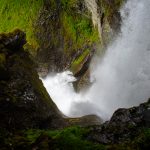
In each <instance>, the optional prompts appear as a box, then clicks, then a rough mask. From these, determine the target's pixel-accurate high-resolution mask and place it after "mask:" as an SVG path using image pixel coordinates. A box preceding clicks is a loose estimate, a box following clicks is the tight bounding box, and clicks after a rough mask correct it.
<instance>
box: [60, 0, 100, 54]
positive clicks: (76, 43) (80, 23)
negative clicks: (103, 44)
mask: <svg viewBox="0 0 150 150" xmlns="http://www.w3.org/2000/svg"><path fill="white" fill-rule="evenodd" d="M79 3H81V2H80V1H79V0H68V1H66V0H63V1H62V6H63V13H62V17H61V18H62V24H63V28H64V30H65V35H64V38H65V47H64V49H65V51H66V52H69V46H70V43H69V42H70V40H72V43H71V47H72V49H74V50H77V49H80V48H82V47H83V45H85V44H86V45H90V44H92V43H94V42H98V41H99V40H100V39H99V34H98V31H97V29H95V28H94V27H93V24H92V20H91V18H89V17H88V15H86V14H84V13H86V12H81V13H80V10H78V9H79V8H78V5H79Z"/></svg>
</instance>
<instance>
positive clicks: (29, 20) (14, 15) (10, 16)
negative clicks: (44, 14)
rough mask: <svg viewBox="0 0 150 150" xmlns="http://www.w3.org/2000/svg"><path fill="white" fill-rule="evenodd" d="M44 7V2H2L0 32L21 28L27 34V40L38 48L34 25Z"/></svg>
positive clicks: (14, 0) (0, 6)
mask: <svg viewBox="0 0 150 150" xmlns="http://www.w3.org/2000/svg"><path fill="white" fill-rule="evenodd" d="M42 6H43V0H36V1H34V0H0V19H1V21H0V32H10V31H12V30H14V29H15V28H20V29H21V30H23V31H25V32H26V34H27V40H28V42H29V43H30V44H32V45H33V46H35V47H36V46H37V42H36V39H35V37H34V34H33V23H34V20H35V19H36V17H37V14H38V12H39V10H40V8H42Z"/></svg>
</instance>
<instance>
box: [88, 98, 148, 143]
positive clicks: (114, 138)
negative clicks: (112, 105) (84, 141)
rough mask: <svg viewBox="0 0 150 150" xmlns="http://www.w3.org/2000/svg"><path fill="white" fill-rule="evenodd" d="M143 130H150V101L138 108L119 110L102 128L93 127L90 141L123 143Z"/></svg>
mask: <svg viewBox="0 0 150 150" xmlns="http://www.w3.org/2000/svg"><path fill="white" fill-rule="evenodd" d="M143 128H150V100H148V102H145V103H143V104H140V105H139V106H138V107H132V108H129V109H125V108H122V109H118V110H117V111H116V112H115V113H114V114H113V116H112V118H111V119H110V121H107V122H105V123H104V124H102V125H101V126H97V127H93V128H92V129H91V134H89V137H88V138H89V139H90V140H93V141H96V142H99V143H103V144H112V143H121V142H124V141H126V140H131V139H132V138H133V137H136V135H138V133H139V132H140V131H141V130H142V129H143Z"/></svg>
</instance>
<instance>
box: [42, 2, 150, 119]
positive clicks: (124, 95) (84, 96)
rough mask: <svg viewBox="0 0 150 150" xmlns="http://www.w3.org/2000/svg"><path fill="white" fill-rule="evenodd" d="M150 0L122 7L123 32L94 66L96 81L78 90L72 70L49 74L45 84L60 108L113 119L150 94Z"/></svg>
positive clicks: (70, 112) (92, 69) (75, 113)
mask: <svg viewBox="0 0 150 150" xmlns="http://www.w3.org/2000/svg"><path fill="white" fill-rule="evenodd" d="M149 8H150V0H129V1H128V2H127V3H126V5H125V6H124V7H123V8H122V10H121V15H122V19H123V23H122V27H121V33H120V35H119V36H118V38H117V39H116V40H115V41H114V42H113V43H112V44H111V46H109V48H108V49H107V50H106V53H105V55H104V57H103V59H102V60H101V61H99V62H98V63H97V64H96V65H93V66H96V67H94V68H93V67H92V68H91V76H92V78H95V83H94V84H93V85H92V87H91V88H90V89H89V91H87V92H86V93H79V94H77V93H75V92H74V90H73V87H72V84H71V83H70V82H72V81H74V80H75V78H74V77H73V76H72V75H69V74H70V72H64V73H60V74H57V75H56V76H53V77H51V76H48V77H47V78H46V79H45V80H43V83H44V85H45V87H46V88H47V90H48V92H49V94H50V95H51V97H52V99H53V100H54V102H55V103H56V104H57V106H58V108H59V109H60V110H61V111H62V112H63V113H65V114H66V115H69V116H81V115H85V114H90V113H96V114H97V115H99V116H101V117H102V118H103V119H109V118H110V116H111V115H112V113H113V112H114V111H115V110H116V109H118V108H120V107H131V106H133V105H138V104H140V103H141V102H142V101H146V100H147V99H148V98H149V97H150V9H149Z"/></svg>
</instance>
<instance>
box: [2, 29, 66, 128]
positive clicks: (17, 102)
mask: <svg viewBox="0 0 150 150" xmlns="http://www.w3.org/2000/svg"><path fill="white" fill-rule="evenodd" d="M25 42H26V38H25V33H23V32H22V31H20V30H16V31H14V32H12V33H9V34H1V35H0V118H1V121H0V128H6V129H9V130H15V129H26V128H58V127H63V126H64V120H63V119H62V117H61V113H60V112H59V110H58V109H57V107H56V105H55V104H54V103H53V101H52V100H51V98H50V97H49V95H48V93H47V92H46V90H45V88H44V87H43V84H42V82H41V80H40V79H39V77H38V74H37V72H36V70H35V64H34V63H33V62H32V61H31V59H30V57H29V54H28V52H25V51H24V49H23V45H24V44H25Z"/></svg>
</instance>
